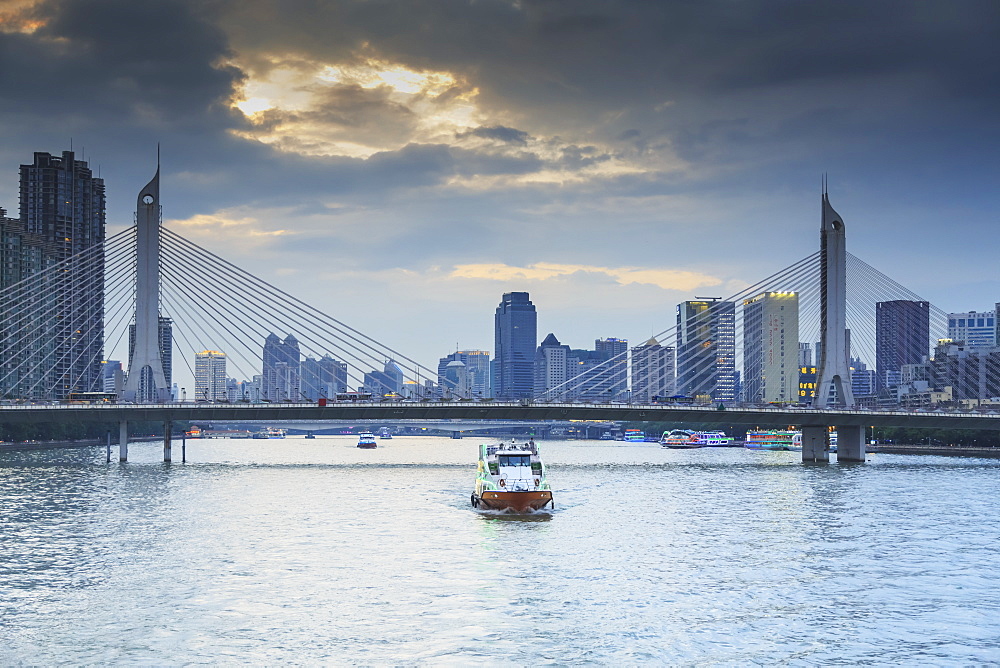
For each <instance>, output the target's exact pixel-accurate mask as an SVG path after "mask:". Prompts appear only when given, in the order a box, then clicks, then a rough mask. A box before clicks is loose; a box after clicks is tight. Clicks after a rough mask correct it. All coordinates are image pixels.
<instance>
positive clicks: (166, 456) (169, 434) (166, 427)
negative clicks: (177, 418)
mask: <svg viewBox="0 0 1000 668" xmlns="http://www.w3.org/2000/svg"><path fill="white" fill-rule="evenodd" d="M173 428H174V423H173V422H171V421H170V420H167V421H166V422H164V423H163V461H165V462H169V461H170V441H171V440H172V439H173V437H174V434H173Z"/></svg>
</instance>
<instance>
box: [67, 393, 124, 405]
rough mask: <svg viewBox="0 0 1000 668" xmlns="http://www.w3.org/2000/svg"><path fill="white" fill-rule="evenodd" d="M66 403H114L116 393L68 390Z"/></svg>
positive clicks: (116, 401)
mask: <svg viewBox="0 0 1000 668" xmlns="http://www.w3.org/2000/svg"><path fill="white" fill-rule="evenodd" d="M66 403H67V404H116V403H118V394H117V393H115V392H70V393H69V395H67V397H66Z"/></svg>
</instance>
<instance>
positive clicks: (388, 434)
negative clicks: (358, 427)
mask: <svg viewBox="0 0 1000 668" xmlns="http://www.w3.org/2000/svg"><path fill="white" fill-rule="evenodd" d="M378 437H379V438H385V439H389V438H392V432H391V431H389V428H388V427H382V429H381V430H379V432H378Z"/></svg>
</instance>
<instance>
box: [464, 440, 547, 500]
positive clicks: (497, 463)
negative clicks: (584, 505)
mask: <svg viewBox="0 0 1000 668" xmlns="http://www.w3.org/2000/svg"><path fill="white" fill-rule="evenodd" d="M471 501H472V507H473V508H483V509H487V510H505V511H511V512H514V513H526V512H531V511H534V510H541V509H543V508H544V507H545V506H547V505H550V504H552V507H554V502H553V500H552V488H551V487H550V486H549V482H548V480H547V479H546V476H545V464H544V463H542V459H541V457H540V456H539V454H538V446H537V445H535V441H534V440H530V441H528V442H527V443H524V444H522V445H519V444H517V443H514V442H511V443H499V444H482V445H480V446H479V470H478V473H477V474H476V490H475V491H474V492H473V493H472V499H471Z"/></svg>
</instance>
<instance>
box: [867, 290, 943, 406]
mask: <svg viewBox="0 0 1000 668" xmlns="http://www.w3.org/2000/svg"><path fill="white" fill-rule="evenodd" d="M930 323H931V315H930V304H929V303H928V302H916V301H908V300H903V299H898V300H894V301H888V302H877V303H876V304H875V380H876V384H877V387H876V389H877V390H882V389H885V388H887V387H892V386H894V385H897V384H898V383H899V374H900V371H901V370H902V367H903V365H904V364H919V363H920V362H923V361H924V359H925V358H926V357H927V356H928V353H929V352H930V331H931V325H930Z"/></svg>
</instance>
